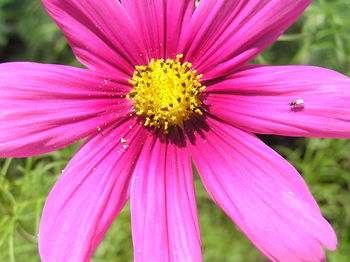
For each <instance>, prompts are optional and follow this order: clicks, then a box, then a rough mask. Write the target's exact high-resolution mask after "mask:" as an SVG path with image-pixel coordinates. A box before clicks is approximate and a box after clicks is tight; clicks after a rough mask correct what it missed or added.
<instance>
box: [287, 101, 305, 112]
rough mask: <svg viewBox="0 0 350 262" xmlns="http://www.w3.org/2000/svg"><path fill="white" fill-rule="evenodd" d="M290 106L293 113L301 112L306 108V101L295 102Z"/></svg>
mask: <svg viewBox="0 0 350 262" xmlns="http://www.w3.org/2000/svg"><path fill="white" fill-rule="evenodd" d="M288 105H289V106H290V107H291V109H292V110H293V111H299V110H302V109H303V108H304V100H303V99H298V100H295V101H292V102H290V103H288Z"/></svg>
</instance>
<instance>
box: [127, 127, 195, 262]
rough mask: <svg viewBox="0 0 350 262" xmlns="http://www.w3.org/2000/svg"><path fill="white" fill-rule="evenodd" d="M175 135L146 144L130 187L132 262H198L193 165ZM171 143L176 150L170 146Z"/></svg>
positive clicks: (154, 139)
mask: <svg viewBox="0 0 350 262" xmlns="http://www.w3.org/2000/svg"><path fill="white" fill-rule="evenodd" d="M182 140H183V139H182V138H181V137H180V134H179V133H176V134H174V136H173V137H172V138H170V139H169V140H166V141H159V139H158V138H157V137H156V136H155V137H151V138H150V139H148V140H147V141H146V143H145V145H144V148H143V151H142V153H141V155H140V158H139V162H138V163H137V165H136V168H135V173H134V175H133V182H132V187H131V197H130V198H131V204H130V206H131V217H132V233H133V242H134V256H135V261H137V262H140V261H144V262H149V261H152V262H164V261H174V262H175V261H178V262H182V261H193V262H200V261H202V258H201V242H200V235H199V226H198V218H197V210H196V203H195V196H194V186H193V175H192V166H191V159H190V156H189V153H188V152H187V149H186V148H185V147H184V145H183V144H182V143H183V142H182ZM174 143H175V144H174Z"/></svg>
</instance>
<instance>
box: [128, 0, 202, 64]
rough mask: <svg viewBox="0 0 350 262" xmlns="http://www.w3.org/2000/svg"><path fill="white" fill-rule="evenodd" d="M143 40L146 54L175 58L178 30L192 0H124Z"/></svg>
mask: <svg viewBox="0 0 350 262" xmlns="http://www.w3.org/2000/svg"><path fill="white" fill-rule="evenodd" d="M122 3H123V6H125V9H126V10H127V11H128V13H129V15H130V17H131V19H132V20H133V21H134V22H135V24H136V27H137V30H138V31H140V33H141V35H142V39H144V40H145V46H146V47H147V54H148V58H149V59H150V58H154V59H160V58H167V57H170V58H175V56H176V55H177V53H176V51H177V47H178V42H179V38H180V35H181V32H182V31H183V30H184V28H185V27H186V26H187V25H188V22H189V20H190V18H191V16H192V13H193V11H194V5H195V1H194V0H167V1H163V0H123V1H122Z"/></svg>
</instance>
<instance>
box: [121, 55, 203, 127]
mask: <svg viewBox="0 0 350 262" xmlns="http://www.w3.org/2000/svg"><path fill="white" fill-rule="evenodd" d="M182 57H183V55H177V56H176V60H173V59H167V60H166V61H164V59H159V60H154V59H152V60H151V62H150V63H149V65H148V66H136V67H135V68H136V70H135V72H134V75H133V77H132V79H130V80H129V83H131V84H132V85H133V86H134V89H132V90H131V91H130V92H129V94H128V95H127V96H126V97H127V98H128V99H132V100H134V104H133V106H134V109H135V110H136V111H137V113H136V114H137V115H139V116H144V117H145V123H144V125H145V126H150V127H152V126H155V127H157V128H162V129H163V130H164V133H168V129H169V128H170V127H173V126H176V125H180V126H181V125H182V123H183V121H185V120H188V119H189V118H190V115H191V114H193V113H196V114H199V115H202V111H201V110H200V109H199V107H200V105H201V104H202V102H201V101H200V99H199V95H200V94H201V93H202V92H203V90H204V89H205V86H202V85H201V84H200V83H199V82H198V80H199V79H200V78H201V77H202V76H203V75H196V73H197V72H196V70H193V71H191V70H190V69H191V67H192V64H191V63H189V62H185V63H181V62H180V59H181V58H182Z"/></svg>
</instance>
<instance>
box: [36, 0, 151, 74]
mask: <svg viewBox="0 0 350 262" xmlns="http://www.w3.org/2000/svg"><path fill="white" fill-rule="evenodd" d="M42 2H43V4H44V6H45V8H46V10H47V11H48V13H49V14H50V16H51V17H52V18H53V19H54V20H55V22H56V23H57V25H58V26H59V27H60V28H61V29H62V31H63V33H64V34H65V36H66V37H67V39H68V41H69V43H70V45H71V47H72V48H73V51H74V53H75V55H76V56H77V58H78V59H79V61H80V62H82V63H83V64H84V65H86V66H87V67H89V68H91V69H96V70H99V71H103V72H108V73H120V72H124V73H125V74H127V75H132V73H133V71H134V66H135V65H139V64H143V63H145V61H146V60H145V57H144V54H145V48H144V47H143V46H142V41H141V39H140V37H139V34H138V32H137V30H136V28H135V25H134V23H133V21H132V20H131V19H130V17H129V16H128V14H127V13H126V12H125V10H124V8H123V7H122V6H121V3H120V2H119V1H116V0H104V1H95V0H42Z"/></svg>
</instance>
